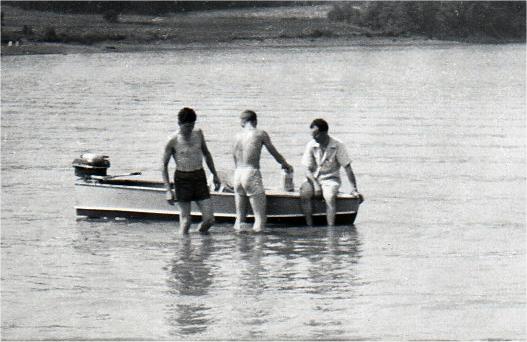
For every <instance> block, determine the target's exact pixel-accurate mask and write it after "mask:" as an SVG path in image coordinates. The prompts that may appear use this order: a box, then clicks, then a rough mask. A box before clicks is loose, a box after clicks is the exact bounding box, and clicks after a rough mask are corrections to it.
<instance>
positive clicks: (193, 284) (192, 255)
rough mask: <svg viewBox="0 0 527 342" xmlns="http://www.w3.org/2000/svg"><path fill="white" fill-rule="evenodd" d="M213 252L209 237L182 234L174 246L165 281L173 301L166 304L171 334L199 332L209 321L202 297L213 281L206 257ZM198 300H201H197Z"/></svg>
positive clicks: (193, 333)
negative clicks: (173, 254)
mask: <svg viewBox="0 0 527 342" xmlns="http://www.w3.org/2000/svg"><path fill="white" fill-rule="evenodd" d="M213 253H214V240H213V238H212V237H211V236H200V237H199V238H190V237H182V238H181V239H180V240H179V241H178V243H177V244H176V246H175V256H174V258H173V259H172V260H171V263H170V266H169V270H170V274H169V277H168V280H167V283H168V287H169V294H170V295H171V298H173V301H172V302H171V303H169V304H167V307H166V311H167V320H168V324H169V326H170V327H171V328H172V329H171V330H170V335H171V336H189V335H195V334H200V333H203V332H205V331H206V330H207V327H208V325H209V324H210V321H211V319H210V314H209V310H210V309H211V308H210V306H209V305H208V304H207V301H206V300H205V299H204V298H200V297H203V296H206V295H207V294H208V290H209V287H210V286H211V285H212V283H213V274H212V270H211V267H210V265H209V264H208V263H207V259H208V258H209V257H210V255H211V254H213ZM200 299H201V300H200Z"/></svg>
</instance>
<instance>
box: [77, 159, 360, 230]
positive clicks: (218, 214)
mask: <svg viewBox="0 0 527 342" xmlns="http://www.w3.org/2000/svg"><path fill="white" fill-rule="evenodd" d="M73 166H74V167H75V174H76V175H77V177H78V179H77V181H76V182H75V193H76V201H75V203H76V204H75V211H76V213H77V215H78V216H86V217H89V218H100V217H109V218H110V217H111V218H115V217H126V218H145V219H176V220H177V219H178V218H179V211H178V206H177V205H170V204H169V203H168V202H167V201H166V200H165V187H164V185H163V182H162V181H152V180H141V179H134V178H133V177H130V176H132V175H139V173H133V174H128V175H115V176H112V175H106V169H107V168H108V167H109V166H110V163H109V160H108V157H106V156H94V155H83V156H81V158H80V159H76V160H75V161H74V163H73ZM266 195H267V220H268V222H275V223H283V224H305V220H304V216H303V214H302V210H301V207H300V195H299V193H298V192H294V191H293V192H286V191H277V190H266ZM211 199H212V202H213V206H214V216H215V218H216V220H217V221H232V222H233V221H234V220H235V218H236V207H235V203H234V193H232V192H226V191H211ZM361 201H362V199H361V198H359V197H357V196H352V195H348V194H339V196H338V198H337V216H336V223H337V224H348V225H351V224H353V223H354V221H355V218H356V217H357V212H358V209H359V205H360V202H361ZM249 207H250V206H249ZM325 210H326V209H325V203H324V201H323V200H322V199H315V200H313V218H314V221H315V223H324V222H325ZM191 214H192V217H193V219H199V218H200V216H201V213H200V211H199V210H198V208H197V206H196V205H195V203H192V209H191ZM247 219H248V221H252V220H253V215H252V211H251V210H250V208H248V215H247Z"/></svg>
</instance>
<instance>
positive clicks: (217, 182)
mask: <svg viewBox="0 0 527 342" xmlns="http://www.w3.org/2000/svg"><path fill="white" fill-rule="evenodd" d="M212 182H213V183H214V191H218V190H219V188H220V187H221V181H220V177H218V175H217V174H214V175H213V176H212Z"/></svg>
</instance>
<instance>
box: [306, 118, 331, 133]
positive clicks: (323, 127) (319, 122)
mask: <svg viewBox="0 0 527 342" xmlns="http://www.w3.org/2000/svg"><path fill="white" fill-rule="evenodd" d="M313 126H317V127H318V130H319V131H321V132H327V131H329V126H328V123H327V122H326V120H324V119H315V120H313V122H311V125H309V128H313Z"/></svg>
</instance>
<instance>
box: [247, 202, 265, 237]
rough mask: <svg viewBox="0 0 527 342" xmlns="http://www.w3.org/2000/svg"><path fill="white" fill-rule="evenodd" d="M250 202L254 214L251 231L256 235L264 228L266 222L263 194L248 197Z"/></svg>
mask: <svg viewBox="0 0 527 342" xmlns="http://www.w3.org/2000/svg"><path fill="white" fill-rule="evenodd" d="M249 201H250V202H251V208H252V209H253V213H254V225H253V231H254V232H256V233H259V232H261V231H262V230H263V229H264V227H265V222H266V221H267V216H266V213H265V204H266V203H265V202H266V199H265V193H264V192H262V193H259V194H256V195H253V196H251V197H249Z"/></svg>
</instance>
